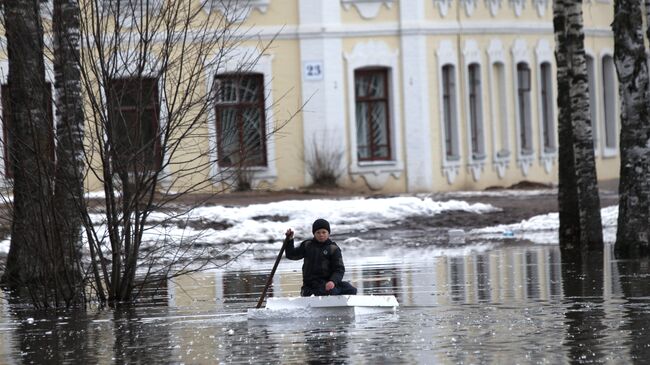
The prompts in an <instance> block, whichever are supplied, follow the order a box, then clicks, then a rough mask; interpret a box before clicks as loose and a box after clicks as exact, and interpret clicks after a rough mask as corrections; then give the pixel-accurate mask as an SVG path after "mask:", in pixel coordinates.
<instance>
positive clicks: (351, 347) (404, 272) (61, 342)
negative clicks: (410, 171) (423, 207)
mask: <svg viewBox="0 0 650 365" xmlns="http://www.w3.org/2000/svg"><path fill="white" fill-rule="evenodd" d="M423 252H424V251H423ZM351 256H356V255H351ZM408 257H409V258H408V259H404V258H392V259H390V258H389V259H386V258H384V259H375V258H372V257H349V256H346V263H347V267H348V271H347V273H346V279H347V280H350V281H352V282H353V283H354V284H355V285H357V286H358V288H359V291H360V293H363V294H393V295H395V296H396V297H397V299H398V301H399V303H400V307H399V309H398V310H397V312H396V313H394V314H393V313H388V314H373V315H370V316H366V317H360V318H356V319H355V318H336V317H321V318H309V319H305V318H301V319H288V318H287V319H274V320H261V321H260V320H257V321H252V320H248V319H247V316H246V309H247V308H251V307H254V306H255V303H256V302H257V299H258V297H259V293H260V292H261V289H262V287H263V285H264V283H265V281H266V278H267V273H268V271H269V269H270V267H271V266H272V264H273V262H272V261H270V260H260V261H259V262H257V263H256V267H257V268H259V270H240V271H235V272H233V271H228V272H224V271H210V272H203V273H199V274H194V275H192V276H186V277H181V278H179V279H177V280H175V281H170V282H168V283H167V287H166V288H164V290H163V291H162V292H161V293H159V294H158V295H156V296H155V297H153V298H152V299H151V300H149V301H147V302H144V303H143V304H140V305H138V306H135V307H134V308H131V309H121V310H114V311H113V310H98V311H93V310H91V311H88V312H85V313H79V312H61V313H55V314H53V313H49V314H38V313H35V312H30V311H27V310H18V309H15V308H12V307H11V306H10V305H8V304H7V303H6V301H5V300H4V299H3V300H2V302H1V303H0V310H1V312H0V354H1V355H0V361H1V362H2V363H5V364H19V363H25V364H29V363H52V364H53V363H60V364H63V363H69V364H72V363H75V364H76V363H86V364H91V363H101V364H113V363H115V364H126V363H143V364H151V363H173V364H181V363H184V364H218V363H224V364H238V363H239V364H241V363H282V364H291V363H295V364H306V363H316V364H318V363H320V364H335V363H341V364H344V363H349V364H478V363H495V364H515V363H517V364H564V363H585V364H588V363H607V364H620V363H625V364H629V363H645V362H646V361H648V359H650V280H649V278H648V276H649V275H650V261H627V262H622V261H614V260H613V259H612V258H611V254H610V251H609V250H607V252H606V253H605V255H604V257H602V258H600V257H596V258H591V259H592V260H593V261H592V262H589V263H588V264H587V265H586V267H588V270H582V271H581V270H578V269H576V268H573V267H570V266H568V265H564V266H563V265H561V263H560V253H559V249H558V247H557V246H532V245H523V244H521V245H507V246H501V247H498V248H494V249H491V250H488V251H485V252H473V253H468V254H463V255H458V256H451V257H450V256H439V257H427V256H426V255H425V254H422V255H417V254H415V255H408ZM299 287H300V265H299V263H295V262H288V261H283V262H282V263H281V265H280V268H279V271H278V272H277V273H276V277H275V278H274V281H273V289H272V290H271V292H270V295H273V296H291V295H297V293H298V290H299Z"/></svg>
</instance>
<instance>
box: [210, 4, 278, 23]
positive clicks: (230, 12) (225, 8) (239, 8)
mask: <svg viewBox="0 0 650 365" xmlns="http://www.w3.org/2000/svg"><path fill="white" fill-rule="evenodd" d="M270 2H271V0H231V1H221V0H209V1H206V2H205V5H203V7H204V9H205V10H206V11H207V12H211V11H213V10H217V11H219V12H220V13H222V14H223V15H224V16H225V17H226V19H228V20H229V21H231V22H236V23H240V22H243V21H244V20H246V18H248V16H249V15H250V13H251V11H252V10H253V9H257V10H259V11H260V12H262V13H266V11H267V10H268V8H269V3H270Z"/></svg>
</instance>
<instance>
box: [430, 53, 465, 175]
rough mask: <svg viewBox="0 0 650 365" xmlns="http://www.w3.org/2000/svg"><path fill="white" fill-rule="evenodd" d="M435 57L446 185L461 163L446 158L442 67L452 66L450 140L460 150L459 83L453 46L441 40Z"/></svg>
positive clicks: (456, 173) (458, 170) (441, 146)
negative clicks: (453, 96)
mask: <svg viewBox="0 0 650 365" xmlns="http://www.w3.org/2000/svg"><path fill="white" fill-rule="evenodd" d="M436 57H437V59H438V80H439V82H438V95H440V97H439V101H438V102H439V106H438V110H439V117H438V118H439V120H440V153H441V156H442V173H443V174H444V175H445V176H446V177H447V183H448V184H450V185H451V184H453V183H454V181H455V180H456V177H457V176H458V173H459V172H460V166H461V161H460V156H458V158H454V159H450V158H449V157H448V156H447V151H446V149H445V137H446V136H445V126H444V123H445V116H444V110H443V109H444V108H443V100H442V97H443V93H444V91H443V84H442V80H443V67H444V66H445V65H452V66H454V75H453V77H454V85H456V90H455V97H456V98H455V99H456V100H455V101H454V102H455V103H456V108H455V113H454V114H455V115H453V118H454V122H455V123H456V125H455V128H456V133H453V131H451V132H452V136H451V138H452V139H453V142H452V143H454V144H456V145H457V146H458V148H459V149H460V140H459V133H458V132H459V131H458V128H459V126H458V123H459V122H460V113H459V108H460V105H461V104H460V92H461V88H460V83H459V77H458V55H457V52H456V49H455V48H454V44H453V42H452V41H450V40H443V41H441V42H440V45H439V46H438V49H437V50H436Z"/></svg>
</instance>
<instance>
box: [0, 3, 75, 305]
mask: <svg viewBox="0 0 650 365" xmlns="http://www.w3.org/2000/svg"><path fill="white" fill-rule="evenodd" d="M39 7H40V2H39V1H38V0H33V1H7V2H5V3H4V9H3V10H4V20H5V22H4V23H5V30H6V35H7V49H8V56H9V75H8V76H9V77H8V89H9V90H10V92H9V95H10V100H9V103H8V104H5V107H6V109H7V110H5V113H6V114H10V115H11V121H10V122H9V123H8V130H9V136H7V138H8V139H9V140H10V143H9V144H8V146H7V151H8V155H9V161H11V165H12V172H13V184H14V200H13V220H12V229H11V246H10V249H9V255H8V258H7V265H6V269H5V272H4V275H3V278H2V281H3V282H4V283H5V284H6V285H7V286H9V287H10V288H12V289H16V290H18V291H20V292H24V294H26V295H30V296H31V297H32V298H33V301H34V302H35V303H37V304H40V305H47V303H51V302H54V303H57V302H60V301H66V300H68V298H69V296H70V293H69V292H62V291H61V290H60V289H61V288H62V287H63V286H64V285H65V284H62V283H61V282H60V281H59V280H60V279H62V278H63V277H64V276H65V273H64V274H61V272H62V271H65V267H64V266H63V265H64V263H63V262H62V261H59V258H60V255H61V251H60V250H59V247H58V246H57V245H56V242H55V240H54V238H53V237H54V235H53V232H52V227H53V225H52V222H53V217H52V209H53V205H52V199H51V196H52V194H51V192H52V189H53V185H52V180H51V179H49V177H50V176H52V175H53V168H54V166H53V159H52V153H51V151H52V148H53V146H52V143H51V130H52V126H51V124H50V119H49V118H48V117H47V113H46V110H47V108H46V107H45V106H46V105H47V104H48V103H49V101H50V100H49V95H47V94H46V91H45V90H46V83H45V65H44V60H43V48H44V45H43V25H42V23H41V19H40V16H39ZM5 91H8V90H7V89H6V90H5ZM3 122H5V123H7V122H8V120H6V118H5V120H4V121H3ZM52 258H54V259H52Z"/></svg>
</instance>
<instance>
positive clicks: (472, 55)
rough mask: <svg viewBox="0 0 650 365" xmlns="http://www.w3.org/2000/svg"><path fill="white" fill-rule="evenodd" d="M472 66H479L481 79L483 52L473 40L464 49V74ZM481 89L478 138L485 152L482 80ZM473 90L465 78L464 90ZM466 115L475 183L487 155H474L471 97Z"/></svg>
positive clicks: (469, 160) (467, 136)
mask: <svg viewBox="0 0 650 365" xmlns="http://www.w3.org/2000/svg"><path fill="white" fill-rule="evenodd" d="M471 64H478V65H479V67H480V68H479V71H480V75H479V77H481V76H482V75H483V73H484V72H483V62H481V50H480V48H479V46H478V43H477V42H476V41H475V40H473V39H469V40H467V41H465V47H464V48H463V67H464V69H463V70H464V72H465V73H466V74H469V73H468V70H469V65H471ZM480 87H481V98H480V99H479V100H478V103H479V105H478V107H479V115H480V116H479V117H478V123H480V125H479V127H478V128H479V130H480V131H481V135H480V136H479V137H478V138H480V141H479V144H480V145H481V146H483V152H485V150H486V147H485V121H484V118H483V110H482V109H483V100H482V98H483V95H485V93H484V92H483V80H481V83H480ZM470 88H471V85H470V84H469V77H465V87H464V88H463V89H464V90H465V92H469V90H470ZM465 101H466V102H465V115H466V116H467V117H466V118H465V119H466V121H467V124H466V126H465V127H466V128H465V130H466V132H465V140H466V146H467V156H468V163H467V167H468V170H469V171H470V172H471V173H472V177H473V178H474V181H478V180H479V179H480V178H481V172H483V169H484V167H485V155H483V156H474V154H473V153H472V132H471V130H472V126H471V125H470V123H471V121H470V117H469V116H470V100H469V97H466V98H465Z"/></svg>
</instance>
